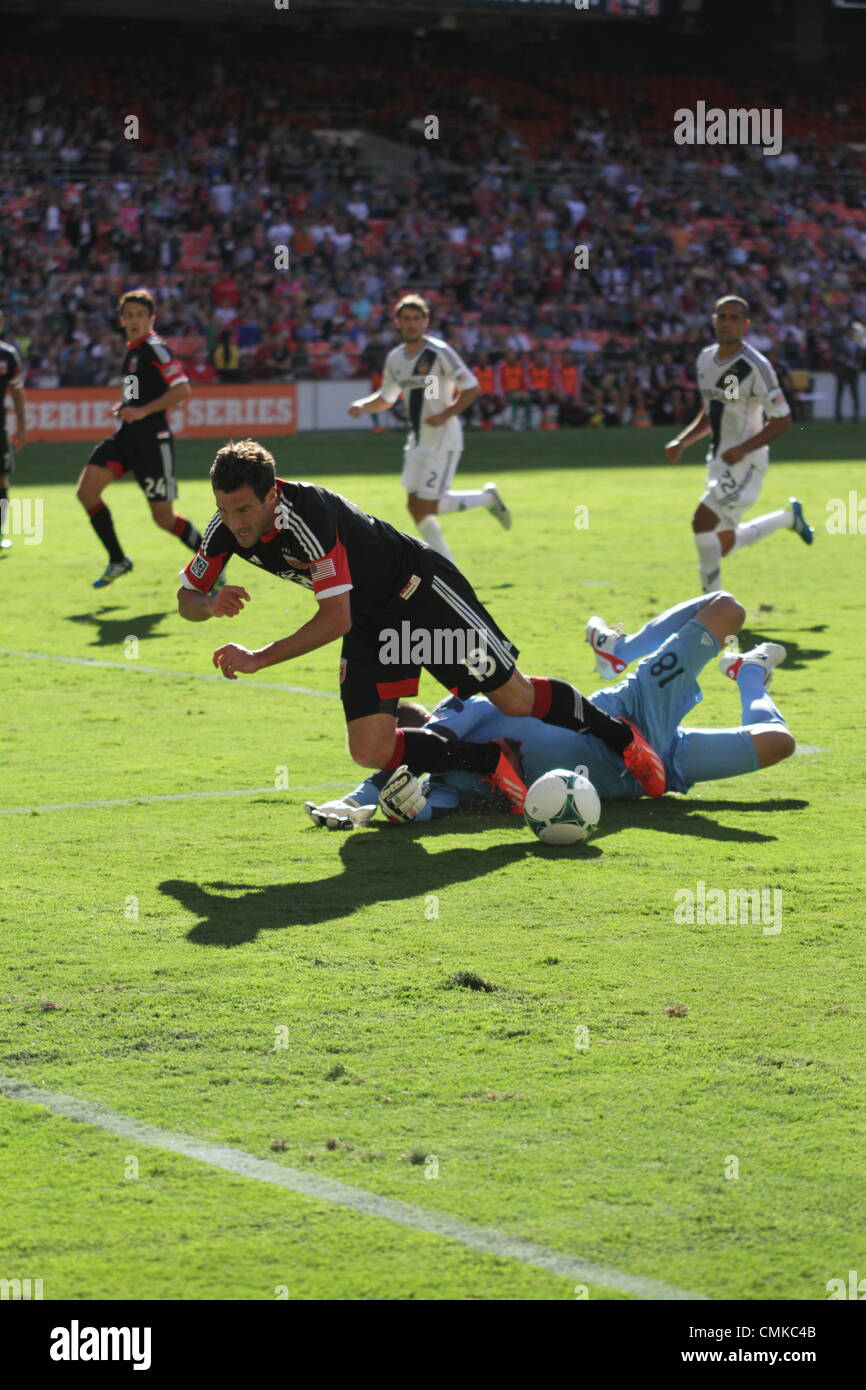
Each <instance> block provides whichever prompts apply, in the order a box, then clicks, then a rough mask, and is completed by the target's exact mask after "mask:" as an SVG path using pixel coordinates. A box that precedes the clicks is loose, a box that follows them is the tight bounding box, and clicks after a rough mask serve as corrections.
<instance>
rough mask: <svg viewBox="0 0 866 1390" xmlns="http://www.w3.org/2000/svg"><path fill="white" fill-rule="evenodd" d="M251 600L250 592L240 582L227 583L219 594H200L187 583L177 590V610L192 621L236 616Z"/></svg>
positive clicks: (200, 621)
mask: <svg viewBox="0 0 866 1390" xmlns="http://www.w3.org/2000/svg"><path fill="white" fill-rule="evenodd" d="M249 601H250V596H249V594H248V593H247V591H246V589H242V588H241V586H240V584H225V585H223V587H222V589H220V591H219V593H218V594H200V593H199V591H198V590H197V589H188V588H187V586H186V585H185V584H182V585H181V586H180V588H179V589H178V591H177V611H178V612H179V613H180V616H181V617H182V618H186V619H187V621H188V622H191V623H203V622H205V621H206V620H207V619H208V618H236V617H237V615H238V613H242V612H243V607H244V603H249Z"/></svg>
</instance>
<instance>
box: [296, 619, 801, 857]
mask: <svg viewBox="0 0 866 1390" xmlns="http://www.w3.org/2000/svg"><path fill="white" fill-rule="evenodd" d="M744 618H745V609H744V608H743V606H742V605H741V604H740V603H738V602H737V600H736V599H735V598H733V596H732V595H731V594H727V593H715V594H702V595H700V597H698V598H693V599H689V600H687V601H686V602H685V603H680V604H678V605H677V606H676V607H674V608H669V609H667V610H666V611H665V612H664V613H661V614H659V616H658V617H656V618H653V619H651V620H650V622H648V623H646V624H644V626H643V627H642V628H641V629H640V631H638V632H636V633H634V634H632V635H628V634H626V633H624V632H622V630H621V629H620V628H618V627H617V628H613V627H609V626H608V625H607V624H606V623H605V622H604V621H603V620H602V619H601V618H597V617H594V618H590V620H589V623H588V624H587V629H586V639H587V641H588V642H589V644H590V646H591V647H592V650H593V652H594V653H595V658H596V670H597V671H598V672H599V673H600V674H610V675H614V676H618V675H621V674H622V673H624V672H625V671H626V669H627V667H628V666H630V665H631V664H632V662H635V661H636V662H637V663H638V665H637V666H636V668H635V670H634V671H633V672H632V673H631V674H630V675H627V676H625V678H624V679H622V680H621V681H619V683H618V684H616V685H609V686H606V687H605V688H604V689H602V690H599V691H597V692H596V693H595V694H593V695H592V696H591V699H592V701H593V704H595V705H596V706H598V708H600V709H602V710H604V711H605V712H606V713H607V714H609V715H611V716H613V717H615V718H625V719H631V720H634V722H635V723H636V724H638V726H639V727H640V728H641V729H643V730H644V731H645V735H646V737H647V738H648V739H649V741H650V743H651V744H652V746H653V747H654V748H655V749H656V750H657V752H658V753H659V755H660V757H661V758H662V760H663V762H664V766H665V772H666V774H667V787H668V790H669V791H675V792H687V791H688V790H689V788H690V787H691V786H693V785H694V784H695V783H696V782H709V781H715V780H717V779H721V778H724V777H739V776H742V775H743V774H744V773H747V772H754V771H756V770H757V769H758V768H760V767H770V766H771V765H772V764H773V763H777V762H781V761H782V760H783V759H784V758H788V757H790V756H791V754H792V753H793V752H794V748H795V743H794V738H793V736H792V735H791V734H790V733H789V731H788V727H787V725H786V723H785V720H784V718H783V716H782V714H781V713H780V711H779V709H778V708H777V706H776V705H775V704H774V703H773V701H772V699H771V698H770V696H769V695H768V694H767V686H768V685H769V682H770V678H771V675H772V671H773V669H774V667H776V666H778V665H779V664H780V662H782V661H784V659H785V655H786V652H785V648H784V647H783V646H781V645H780V644H779V643H777V642H762V643H761V644H760V645H759V646H757V647H755V648H753V649H752V650H751V651H749V652H744V653H740V652H739V651H735V650H728V649H726V650H725V652H724V654H723V655H722V656H721V660H720V662H719V665H720V668H721V670H722V672H723V673H724V674H725V675H727V676H729V677H730V678H731V679H732V680H734V681H735V682H736V684H737V688H738V690H739V695H740V702H741V707H742V723H741V724H740V725H738V726H736V727H733V728H729V729H693V728H687V729H684V728H680V720H682V719H683V718H684V717H685V715H686V714H687V713H688V712H689V710H691V709H693V708H694V707H695V705H697V704H699V703H700V701H701V699H702V698H703V697H702V695H701V690H700V686H699V685H698V676H699V674H700V672H701V671H702V670H703V668H704V666H706V664H707V663H708V662H709V661H711V660H712V659H713V658H714V657H715V656H717V655H718V654H719V652H720V651H721V650H722V646H723V644H725V643H726V642H727V640H728V639H730V638H733V637H736V634H737V633H738V632H739V630H740V628H741V627H742V624H743V620H744ZM403 718H406V720H407V723H408V722H419V721H423V722H424V723H425V727H427V728H431V729H434V730H435V731H436V733H438V734H441V735H443V736H445V737H452V738H459V739H463V740H466V741H468V742H472V743H474V742H484V741H486V740H489V739H495V738H505V739H508V740H512V741H514V742H515V743H519V745H520V759H521V763H522V774H523V778H524V781H525V782H526V783H527V785H530V784H531V783H532V782H534V781H535V780H536V778H538V777H541V776H542V775H543V774H544V773H545V772H550V771H552V770H553V769H554V768H575V767H580V768H581V769H585V775H586V776H587V777H588V778H589V780H590V782H592V784H593V786H594V787H595V789H596V791H597V792H598V794H599V796H600V797H601V799H602V800H603V801H605V800H616V799H628V798H637V797H640V796H642V795H643V791H642V790H641V786H640V783H639V782H636V781H635V779H634V778H633V777H632V775H631V774H630V773H629V772H628V770H627V769H626V768H625V767H624V766H623V763H622V760H621V759H620V758H617V757H616V756H615V755H614V754H613V753H611V752H610V750H609V749H608V748H607V747H606V746H605V745H604V744H603V743H601V742H600V740H599V739H597V738H593V737H591V736H590V735H587V734H577V733H573V732H571V731H570V730H568V729H562V728H558V727H556V726H554V725H551V724H543V723H542V722H541V721H540V720H538V719H533V718H530V717H526V716H524V717H520V718H513V717H508V716H506V715H503V714H501V713H500V712H499V710H498V709H497V708H496V707H495V705H493V704H491V702H490V701H489V700H487V699H486V698H485V697H484V696H480V695H476V696H472V697H471V698H470V699H468V700H460V699H458V698H457V697H456V696H452V697H451V698H449V699H446V700H443V701H442V702H441V703H440V704H439V705H437V706H436V708H435V709H434V710H433V712H432V714H430V715H428V714H427V712H426V710H424V709H423V707H421V706H418V705H408V706H403V707H401V710H400V711H399V712H398V722H402V720H403ZM380 804H381V806H382V809H383V811H384V812H385V814H386V816H388V818H389V819H391V820H394V821H421V822H423V821H426V820H431V819H435V818H438V817H439V816H443V815H447V814H448V813H449V812H450V811H453V810H456V809H457V808H458V807H464V808H465V809H470V808H471V809H474V810H488V811H489V810H496V809H502V810H507V809H508V808H507V803H506V801H505V798H504V796H503V795H502V793H500V792H497V791H496V789H495V788H494V787H492V786H491V785H490V783H489V782H486V781H485V780H484V779H483V778H481V777H478V776H477V775H476V774H474V773H470V772H448V773H444V774H437V775H434V776H431V777H430V779H429V780H428V781H427V783H426V785H425V784H424V783H423V782H422V781H421V780H419V779H417V778H415V777H412V775H411V774H409V773H408V772H406V770H405V769H398V771H397V772H394V773H377V774H376V775H375V776H374V777H370V778H368V779H367V780H366V781H364V782H362V783H361V785H360V786H359V787H357V788H356V789H355V790H354V791H353V792H351V793H349V794H348V795H347V796H346V797H344V798H343V799H342V800H339V801H331V802H326V803H325V804H323V805H315V804H314V803H313V802H309V801H308V802H307V803H306V810H307V812H308V813H309V815H310V816H311V818H312V819H313V821H314V822H315V823H316V824H317V825H320V826H327V828H328V829H340V830H351V829H353V828H354V827H356V826H360V825H366V824H367V823H368V821H369V820H370V819H371V818H372V816H373V815H374V813H375V810H376V807H377V805H380Z"/></svg>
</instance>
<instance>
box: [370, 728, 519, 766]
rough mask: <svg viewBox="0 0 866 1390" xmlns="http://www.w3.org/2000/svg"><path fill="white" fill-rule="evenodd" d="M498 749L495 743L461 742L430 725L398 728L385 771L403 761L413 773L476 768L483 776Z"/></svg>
mask: <svg viewBox="0 0 866 1390" xmlns="http://www.w3.org/2000/svg"><path fill="white" fill-rule="evenodd" d="M501 753H502V749H501V748H500V747H499V744H498V743H464V741H463V740H462V739H458V738H443V737H442V735H441V734H437V733H434V731H433V730H432V729H398V730H397V742H396V744H395V746H394V755H393V757H392V758H391V761H390V762H389V764H388V767H387V768H386V769H385V771H387V772H393V770H394V768H397V767H401V766H402V765H403V764H404V763H405V765H406V767H408V769H409V771H410V772H412V773H415V774H417V773H419V772H477V773H480V774H481V775H482V776H486V775H487V774H488V773H490V772H493V771H494V770H495V768H496V766H497V764H498V763H499V758H500V755H501Z"/></svg>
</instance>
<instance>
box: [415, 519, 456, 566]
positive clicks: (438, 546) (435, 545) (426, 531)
mask: <svg viewBox="0 0 866 1390" xmlns="http://www.w3.org/2000/svg"><path fill="white" fill-rule="evenodd" d="M418 530H419V531H420V532H421V535H422V536H423V537H424V539H425V541H426V542H427V544H428V545H429V547H430V549H431V550H437V551H438V552H439V554H440V555H444V556H445V559H446V560H452V561H453V559H454V556H453V555H452V554H451V551H450V550H449V549H448V547H447V545H446V544H445V537H444V536H443V535H442V527H441V526H440V525H439V522H438V521H437V520H436V518H435V516H425V517H422V519H421V520H420V521H419V522H418Z"/></svg>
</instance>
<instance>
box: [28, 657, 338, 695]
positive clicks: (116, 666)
mask: <svg viewBox="0 0 866 1390" xmlns="http://www.w3.org/2000/svg"><path fill="white" fill-rule="evenodd" d="M0 656H12V657H20V658H21V659H22V660H24V661H58V662H62V663H64V664H65V665H67V666H95V667H101V668H102V669H103V670H106V671H137V672H138V673H139V674H142V675H148V676H168V677H169V678H170V679H171V680H179V681H183V680H186V681H224V680H225V676H221V675H219V674H218V673H217V672H216V671H214V672H213V674H211V673H210V672H207V671H168V670H166V669H164V668H163V667H162V666H142V665H141V663H140V662H138V661H134V660H129V661H97V659H96V658H95V657H90V656H54V655H53V654H50V653H48V652H19V651H10V650H9V649H8V648H7V647H0ZM245 684H246V687H247V689H248V690H288V691H289V693H290V694H292V695H314V696H316V697H317V698H318V699H319V700H339V698H340V697H339V695H338V694H336V693H335V692H334V691H333V690H310V689H309V687H308V686H306V685H280V684H278V683H277V682H276V681H247V682H245Z"/></svg>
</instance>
